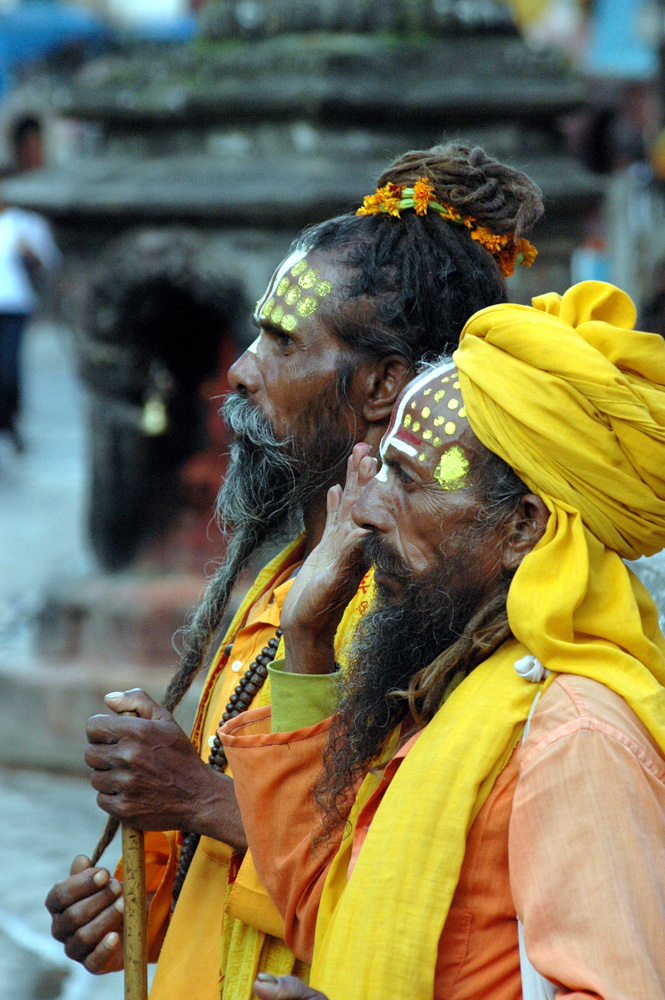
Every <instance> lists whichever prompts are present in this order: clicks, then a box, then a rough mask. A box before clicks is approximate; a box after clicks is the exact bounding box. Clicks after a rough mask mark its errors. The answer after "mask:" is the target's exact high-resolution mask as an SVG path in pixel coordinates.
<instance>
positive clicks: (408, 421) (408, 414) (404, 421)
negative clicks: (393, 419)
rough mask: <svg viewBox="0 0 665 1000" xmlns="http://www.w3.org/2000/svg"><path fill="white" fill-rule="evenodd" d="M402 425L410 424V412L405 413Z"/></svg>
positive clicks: (407, 425)
mask: <svg viewBox="0 0 665 1000" xmlns="http://www.w3.org/2000/svg"><path fill="white" fill-rule="evenodd" d="M403 423H404V426H405V427H409V426H410V425H411V414H410V413H407V415H406V416H405V417H404V420H403Z"/></svg>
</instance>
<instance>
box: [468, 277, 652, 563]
mask: <svg viewBox="0 0 665 1000" xmlns="http://www.w3.org/2000/svg"><path fill="white" fill-rule="evenodd" d="M634 322H635V307H634V306H633V303H632V302H631V300H630V299H629V298H628V296H627V295H626V294H625V293H624V292H621V291H620V290H619V289H618V288H615V287H614V286H613V285H608V284H605V283H604V282H600V281H585V282H582V283H581V284H579V285H574V286H573V287H572V288H571V289H570V290H569V291H567V292H566V293H565V295H563V296H559V295H556V294H553V293H552V294H549V295H543V296H541V297H540V298H537V299H534V300H533V308H532V307H530V306H516V305H500V306H490V307H489V308H487V309H483V310H481V311H480V312H478V313H476V314H475V315H474V316H473V317H472V318H471V319H470V320H469V322H468V323H467V325H466V326H465V328H464V330H463V332H462V339H461V346H460V349H459V351H458V352H457V353H456V355H455V361H456V362H457V365H458V368H459V371H460V375H461V376H462V378H461V384H462V394H463V396H464V402H465V405H466V408H467V412H468V414H469V420H470V423H471V426H472V428H473V430H474V432H475V433H476V434H477V436H478V437H479V438H480V440H481V441H482V442H483V444H484V445H485V446H486V447H487V448H489V449H490V450H491V451H493V452H496V454H498V455H500V456H501V457H502V458H504V459H505V460H506V462H508V464H509V465H510V466H511V467H512V468H513V469H514V470H515V472H516V473H517V474H518V476H520V477H521V478H522V479H523V480H524V482H525V483H526V484H527V485H528V486H529V488H530V489H532V490H533V492H534V493H538V494H539V495H541V496H543V497H544V498H546V497H555V498H556V499H557V500H562V501H565V502H566V503H568V504H570V505H571V506H572V507H574V508H575V509H576V510H579V511H580V513H581V515H582V518H583V520H584V523H585V524H586V525H587V527H588V528H589V529H590V530H591V531H592V532H593V534H594V535H596V537H597V538H599V539H600V540H601V541H602V542H603V543H604V544H605V545H607V546H608V547H609V548H611V549H614V551H615V552H618V553H619V554H620V555H621V556H623V557H624V558H625V559H637V558H638V556H642V555H652V554H653V553H654V552H658V551H659V550H660V549H662V548H663V547H664V546H665V342H664V341H663V339H662V337H659V336H657V335H656V334H652V333H639V332H637V331H634V330H633V324H634Z"/></svg>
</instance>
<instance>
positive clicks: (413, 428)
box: [411, 420, 420, 434]
mask: <svg viewBox="0 0 665 1000" xmlns="http://www.w3.org/2000/svg"><path fill="white" fill-rule="evenodd" d="M411 430H412V431H413V433H414V434H417V433H418V431H419V430H420V424H419V422H418V421H417V420H416V422H415V423H414V425H413V427H412V428H411Z"/></svg>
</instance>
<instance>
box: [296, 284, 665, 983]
mask: <svg viewBox="0 0 665 1000" xmlns="http://www.w3.org/2000/svg"><path fill="white" fill-rule="evenodd" d="M634 321H635V309H634V306H633V304H632V302H631V301H630V299H629V298H628V296H627V295H625V294H624V293H623V292H621V291H620V290H619V289H617V288H614V287H613V286H611V285H607V284H605V283H602V282H584V283H582V284H580V285H576V286H574V287H573V288H571V289H570V290H569V291H568V292H566V294H565V295H564V296H558V295H546V296H542V297H540V298H538V299H535V300H534V303H533V306H532V307H528V306H515V305H510V304H502V305H498V306H491V307H489V308H487V309H484V310H482V311H481V312H479V313H476V314H475V315H474V316H473V317H472V318H471V319H470V320H469V322H468V323H467V325H466V326H465V328H464V330H463V332H462V336H461V340H460V347H459V348H458V350H457V351H456V353H455V355H454V360H455V362H456V364H457V367H458V370H459V378H460V384H461V391H462V396H463V400H464V405H465V408H466V412H467V416H468V419H469V423H470V425H471V428H472V429H473V431H474V432H475V434H476V435H477V436H478V438H479V439H480V440H481V441H482V442H483V444H484V445H486V447H488V448H489V449H491V450H492V451H494V452H495V453H496V454H498V455H500V456H501V457H502V458H503V459H504V460H505V461H506V462H507V463H508V464H509V465H510V466H511V467H512V468H513V469H514V470H515V472H516V473H517V474H518V475H519V476H520V477H521V478H522V479H523V480H524V482H525V483H526V484H527V485H528V487H529V489H531V490H532V491H533V492H534V493H536V494H538V495H539V496H540V497H542V499H543V500H544V502H545V503H546V505H547V507H548V509H549V511H550V518H549V521H548V524H547V529H546V532H545V534H544V536H543V538H542V539H541V540H540V542H539V543H538V545H537V546H536V547H535V548H534V550H533V551H532V552H531V553H529V555H528V556H526V558H525V559H524V560H523V562H522V564H521V566H520V567H519V569H518V571H517V573H516V574H515V577H514V579H513V581H512V584H511V587H510V592H509V595H508V615H509V620H510V624H511V628H512V630H513V634H514V635H515V637H516V641H515V642H511V643H508V644H506V645H504V646H503V647H502V648H501V649H500V650H499V651H497V653H495V654H494V655H493V656H492V657H490V659H489V660H487V661H486V662H485V663H483V664H481V665H480V666H478V667H477V668H476V669H475V670H474V671H473V672H472V674H471V675H470V676H469V677H467V678H466V679H465V680H464V681H463V683H462V684H461V685H460V686H459V687H458V688H457V689H456V690H455V691H454V692H453V693H452V695H451V696H450V698H449V699H448V700H447V701H446V702H445V704H444V705H443V706H442V708H441V709H440V710H439V712H438V713H437V715H436V716H435V718H434V720H433V721H432V722H431V723H430V724H429V725H428V726H427V727H426V729H425V730H424V731H423V733H422V734H421V736H420V737H419V739H418V740H417V741H416V743H415V745H414V747H413V749H412V750H411V751H410V752H409V754H408V755H407V756H406V758H405V760H404V761H403V762H402V764H401V766H400V767H399V769H398V771H397V774H396V776H395V778H394V779H393V781H392V782H391V784H390V786H389V788H388V790H387V792H386V794H385V796H384V798H383V801H382V803H381V805H380V807H379V809H378V810H377V813H376V816H375V818H374V820H373V822H372V825H371V828H370V830H369V833H368V835H367V839H366V840H365V843H364V845H363V848H362V850H361V852H360V855H359V857H358V859H357V862H356V865H355V867H354V869H353V873H352V875H351V877H350V879H349V880H348V882H347V881H346V873H347V869H348V861H349V853H350V846H351V842H352V836H353V829H354V825H355V820H356V819H357V815H358V812H359V811H360V809H361V808H362V804H363V803H364V802H365V801H367V799H368V798H369V795H370V794H371V790H372V782H374V781H375V779H374V778H370V779H368V781H367V782H366V783H365V785H364V786H363V788H362V789H361V792H360V796H359V798H358V800H357V801H356V804H355V806H354V812H353V814H352V823H351V828H350V830H349V831H348V834H347V837H346V838H345V840H344V842H343V844H342V847H341V849H340V852H339V854H338V855H337V857H336V859H335V861H334V863H333V865H332V868H331V871H330V873H329V875H328V878H327V880H326V885H325V888H324V893H323V898H322V902H321V908H320V911H319V919H318V922H317V934H316V944H315V951H314V964H313V967H312V975H311V982H312V984H313V985H314V986H316V988H318V989H321V990H323V992H324V993H327V994H328V995H329V997H330V998H331V1000H348V997H350V996H362V997H363V998H364V1000H384V998H385V997H386V996H390V997H391V998H392V1000H419V998H423V1000H425V998H427V1000H429V998H431V996H432V984H433V976H434V970H435V965H436V955H437V947H438V941H439V937H440V934H441V930H442V928H443V925H444V923H445V919H446V917H447V913H448V907H449V905H450V900H451V899H452V895H453V892H454V889H455V886H456V884H457V879H458V877H459V872H460V868H461V865H462V861H463V858H464V852H465V846H466V844H465V841H466V834H467V832H468V830H469V828H470V825H471V823H472V822H473V819H474V817H475V816H476V815H477V813H478V811H479V809H480V808H481V807H482V804H483V802H484V801H485V800H486V798H487V795H488V794H489V792H490V790H491V787H492V785H493V783H494V781H495V780H496V777H497V776H498V774H499V773H500V771H501V769H502V767H503V766H505V763H506V762H507V759H508V757H509V755H510V753H511V752H512V749H513V748H514V746H515V745H516V743H517V740H518V739H519V734H520V732H521V731H522V728H523V724H524V722H525V720H526V718H527V715H528V712H529V709H530V706H531V704H532V703H533V700H534V697H535V695H536V693H537V690H538V686H536V685H532V684H529V683H528V682H526V681H524V680H523V679H522V678H520V677H518V675H517V674H516V672H515V670H514V667H513V664H514V662H515V660H517V659H518V658H519V657H520V656H521V655H523V654H524V652H529V653H531V654H534V655H535V656H537V657H538V659H539V660H540V661H541V663H543V664H544V665H545V666H546V667H547V668H549V669H550V670H552V671H557V672H558V671H561V672H566V673H574V674H579V675H582V676H586V677H590V678H592V679H594V680H597V681H599V682H600V683H602V684H605V685H606V686H608V687H609V688H611V689H612V690H613V691H615V692H617V693H618V694H619V695H621V696H622V697H623V698H624V699H625V700H626V702H627V703H628V704H629V705H630V707H631V708H632V709H633V711H634V712H635V713H636V714H637V716H638V717H639V718H640V719H641V720H642V722H644V723H645V725H646V726H647V727H648V729H649V730H650V732H651V733H652V734H653V736H654V737H655V739H656V740H657V741H658V743H659V745H660V746H661V747H662V748H663V750H664V751H665V642H664V641H663V637H662V635H661V634H660V631H659V629H658V623H657V612H656V608H655V606H654V604H653V601H652V600H651V598H650V597H649V595H648V593H647V592H646V590H645V589H644V588H643V587H642V585H641V584H640V583H639V581H638V580H637V579H636V577H635V576H634V575H633V574H632V573H631V572H630V570H628V568H627V567H626V566H625V564H624V562H623V559H622V557H623V558H629V559H634V558H637V557H638V556H640V555H645V554H652V553H654V552H656V551H659V550H660V549H661V548H662V547H663V545H664V544H665V344H664V343H663V341H662V339H661V338H660V337H656V336H654V335H652V334H646V333H640V332H636V331H633V330H632V326H633V323H634ZM554 676H555V674H551V675H550V680H551V679H552V677H554ZM546 683H547V682H546ZM541 687H542V685H541Z"/></svg>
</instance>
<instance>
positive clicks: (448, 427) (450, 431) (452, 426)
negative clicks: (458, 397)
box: [443, 420, 455, 434]
mask: <svg viewBox="0 0 665 1000" xmlns="http://www.w3.org/2000/svg"><path fill="white" fill-rule="evenodd" d="M443 429H444V431H445V432H446V434H454V433H455V424H454V423H453V422H452V420H449V421H448V423H447V424H446V426H445V427H444V428H443Z"/></svg>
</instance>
